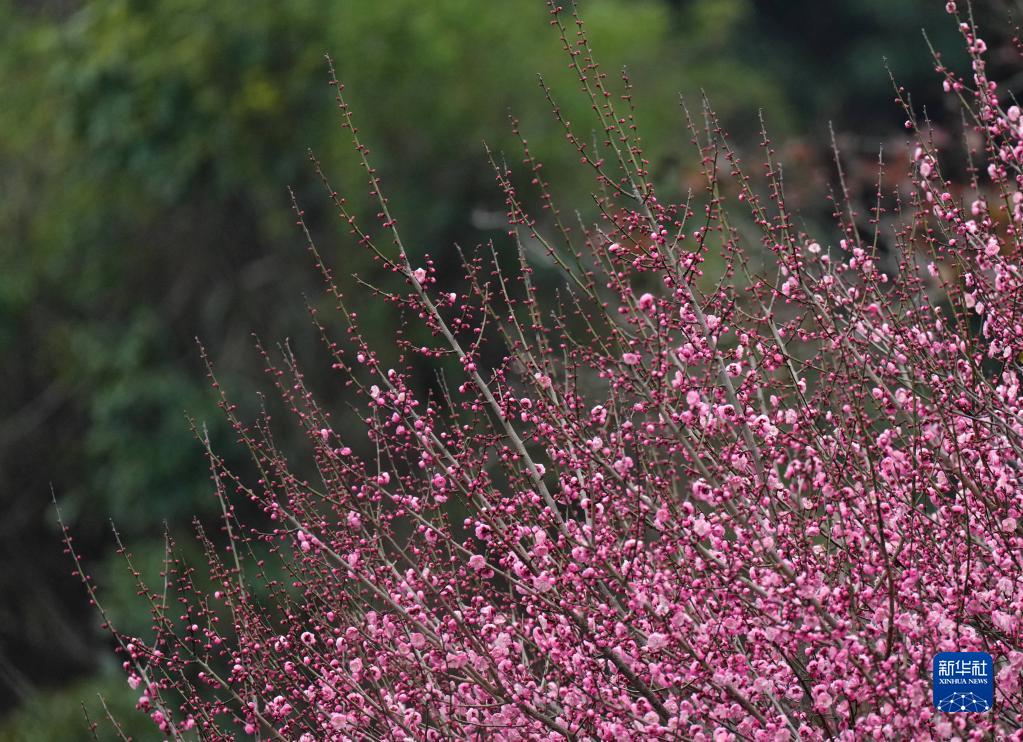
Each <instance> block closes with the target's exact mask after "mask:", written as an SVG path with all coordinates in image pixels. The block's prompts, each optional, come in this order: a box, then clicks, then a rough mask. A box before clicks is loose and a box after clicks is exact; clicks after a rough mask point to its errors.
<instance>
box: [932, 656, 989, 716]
mask: <svg viewBox="0 0 1023 742" xmlns="http://www.w3.org/2000/svg"><path fill="white" fill-rule="evenodd" d="M932 678H933V681H934V708H936V709H938V711H946V712H950V713H954V712H961V711H973V712H983V711H990V710H991V707H992V706H993V705H994V703H995V663H994V662H993V661H992V660H991V655H990V654H988V653H987V652H942V653H941V654H939V655H937V656H936V657H935V658H934V671H933V676H932Z"/></svg>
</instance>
